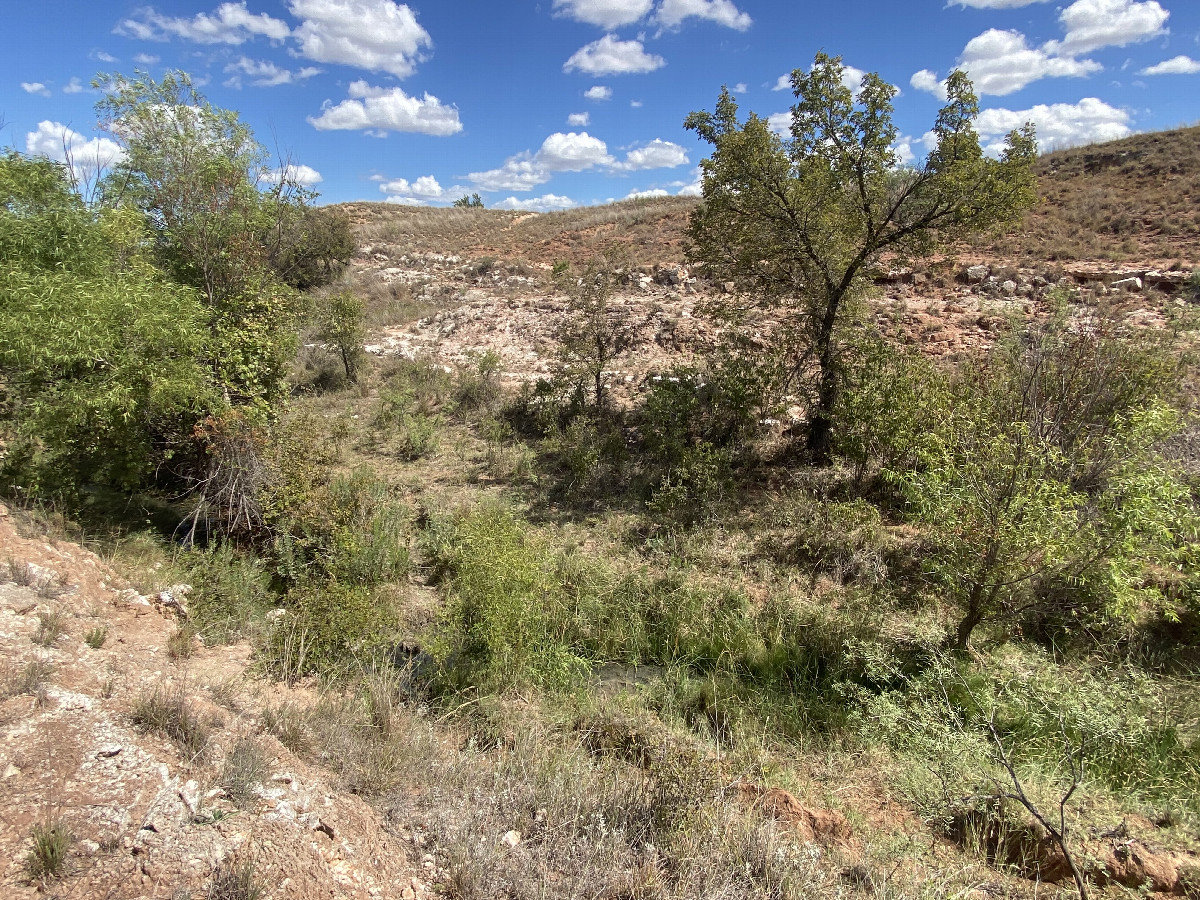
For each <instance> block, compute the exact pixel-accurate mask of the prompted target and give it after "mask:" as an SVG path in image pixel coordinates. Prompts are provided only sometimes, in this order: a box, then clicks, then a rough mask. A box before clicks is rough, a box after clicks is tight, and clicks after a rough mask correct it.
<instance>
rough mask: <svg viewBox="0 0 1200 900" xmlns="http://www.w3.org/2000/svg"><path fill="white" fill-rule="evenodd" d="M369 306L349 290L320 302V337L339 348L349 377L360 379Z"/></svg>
mask: <svg viewBox="0 0 1200 900" xmlns="http://www.w3.org/2000/svg"><path fill="white" fill-rule="evenodd" d="M365 312H366V307H365V306H364V304H363V301H362V299H361V298H359V297H356V296H354V294H352V293H350V292H349V291H340V292H339V293H336V294H330V295H329V296H328V297H325V298H324V299H323V300H320V301H319V302H318V304H317V322H316V324H317V338H318V339H319V340H321V341H324V342H325V343H326V344H328V345H329V346H331V347H333V348H334V349H335V350H337V353H338V356H339V357H341V360H342V365H343V366H344V367H345V369H346V380H347V381H350V382H351V383H355V382H357V381H358V372H359V369H360V367H361V365H362V359H363V356H364V355H365V354H364V351H363V341H365V340H366V338H367V328H366V324H365V322H364V318H363V317H364V314H365Z"/></svg>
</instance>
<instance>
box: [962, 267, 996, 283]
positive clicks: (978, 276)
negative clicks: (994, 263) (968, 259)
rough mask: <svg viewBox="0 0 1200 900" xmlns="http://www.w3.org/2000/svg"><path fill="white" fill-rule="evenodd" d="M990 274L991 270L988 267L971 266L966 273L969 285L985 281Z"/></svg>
mask: <svg viewBox="0 0 1200 900" xmlns="http://www.w3.org/2000/svg"><path fill="white" fill-rule="evenodd" d="M990 274H991V270H990V269H988V267H987V266H970V267H969V268H968V269H967V272H966V276H967V283H968V284H979V282H981V281H983V279H985V278H987V277H988V275H990Z"/></svg>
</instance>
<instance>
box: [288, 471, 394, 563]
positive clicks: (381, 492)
mask: <svg viewBox="0 0 1200 900" xmlns="http://www.w3.org/2000/svg"><path fill="white" fill-rule="evenodd" d="M293 503H294V505H291V508H290V509H283V510H281V511H280V515H281V521H280V522H279V523H278V525H277V526H276V542H275V555H276V559H277V566H278V569H279V572H280V574H281V575H282V576H283V577H284V578H285V579H286V581H287V582H288V583H290V584H296V583H302V582H305V581H308V580H314V579H321V578H332V579H336V580H338V581H340V582H341V583H343V584H346V585H366V586H372V585H377V584H381V583H383V582H386V581H394V580H395V579H397V578H401V577H403V576H404V575H405V574H406V573H407V572H408V569H409V553H408V535H409V520H410V514H409V511H408V508H407V507H406V506H405V505H404V504H402V503H401V502H400V501H399V500H398V499H396V497H395V493H394V491H393V490H392V489H391V488H390V487H389V486H388V485H387V484H385V483H384V482H382V481H380V480H378V479H377V478H376V477H375V476H374V474H373V473H372V472H370V471H368V470H366V469H358V470H355V471H354V472H352V473H351V474H349V475H336V476H334V477H333V478H332V479H330V480H329V481H328V483H326V484H323V485H316V486H314V487H313V488H312V489H311V491H309V492H308V493H307V496H305V497H303V498H297V499H296V501H289V504H293Z"/></svg>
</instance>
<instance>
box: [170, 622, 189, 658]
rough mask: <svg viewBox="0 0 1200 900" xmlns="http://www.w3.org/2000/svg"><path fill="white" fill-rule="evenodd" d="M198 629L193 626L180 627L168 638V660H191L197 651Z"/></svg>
mask: <svg viewBox="0 0 1200 900" xmlns="http://www.w3.org/2000/svg"><path fill="white" fill-rule="evenodd" d="M195 640H196V629H195V628H194V627H192V626H191V625H180V626H179V627H178V628H176V629H175V630H174V631H172V632H171V634H170V636H169V637H168V638H167V658H168V659H170V660H171V661H172V662H179V661H180V660H181V659H190V658H191V656H192V653H193V651H194V650H195Z"/></svg>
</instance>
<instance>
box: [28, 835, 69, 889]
mask: <svg viewBox="0 0 1200 900" xmlns="http://www.w3.org/2000/svg"><path fill="white" fill-rule="evenodd" d="M32 837H33V846H32V847H31V848H30V850H29V855H28V856H27V857H26V858H25V874H26V875H27V876H28V878H29V880H30V881H32V882H46V881H50V880H51V879H53V878H58V877H60V876H61V875H62V874H63V872H64V870H65V869H66V865H67V856H68V854H69V853H70V850H71V840H72V838H71V833H70V832H69V831H67V827H66V826H65V825H64V824H63V823H62V822H51V823H49V824H45V825H35V826H33V833H32Z"/></svg>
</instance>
